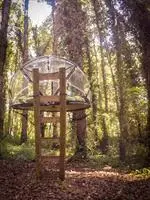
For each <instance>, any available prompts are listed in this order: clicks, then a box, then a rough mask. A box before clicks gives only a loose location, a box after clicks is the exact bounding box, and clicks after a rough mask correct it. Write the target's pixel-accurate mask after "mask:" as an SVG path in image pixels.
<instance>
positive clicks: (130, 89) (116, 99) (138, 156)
mask: <svg viewBox="0 0 150 200" xmlns="http://www.w3.org/2000/svg"><path fill="white" fill-rule="evenodd" d="M46 2H47V3H48V4H50V12H49V16H48V17H47V19H46V20H45V21H44V22H43V24H42V25H41V26H40V27H38V26H33V25H32V22H31V20H30V18H29V16H28V8H29V6H30V3H29V1H28V0H25V1H24V2H22V1H11V0H3V1H2V0H1V1H0V20H1V25H0V104H1V105H0V139H1V148H0V157H1V158H17V159H18V158H19V159H20V158H21V159H25V160H26V159H27V160H28V159H34V126H33V114H32V113H30V112H29V113H27V112H26V111H24V112H23V113H21V112H16V111H15V110H12V108H11V107H10V105H9V95H10V80H11V77H12V75H13V74H14V73H15V72H16V71H17V70H18V69H19V68H20V67H21V66H22V64H23V63H25V62H26V61H28V60H29V59H32V58H33V57H37V56H42V55H57V56H60V57H65V58H67V59H69V60H71V61H73V62H75V63H76V64H77V65H79V66H80V68H81V69H82V70H83V71H84V72H85V73H86V74H87V76H88V80H89V83H90V89H91V108H90V109H89V110H88V111H87V112H86V113H84V112H80V113H74V114H73V115H72V116H70V117H68V122H69V121H70V122H71V123H70V125H68V129H67V154H68V155H69V156H72V158H73V159H75V160H76V159H82V158H83V159H85V158H95V159H99V162H104V163H105V164H111V165H113V166H120V165H121V163H125V162H126V164H127V165H130V166H131V167H132V166H134V167H139V166H140V167H141V166H142V167H144V166H148V165H149V159H150V3H149V1H146V0H143V1H140V0H130V1H127V0H76V1H75V0H57V1H55V0H53V1H50V0H49V1H48V0H47V1H46ZM27 125H28V129H27ZM44 128H45V129H46V130H50V131H51V134H52V135H53V136H54V137H55V136H56V134H57V127H44ZM54 146H55V145H54ZM56 146H57V145H56ZM54 149H55V150H57V148H56V147H52V151H53V150H54Z"/></svg>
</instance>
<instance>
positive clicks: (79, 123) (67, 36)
mask: <svg viewBox="0 0 150 200" xmlns="http://www.w3.org/2000/svg"><path fill="white" fill-rule="evenodd" d="M55 12H56V13H55V27H54V28H55V33H56V35H55V36H56V37H55V40H57V41H59V44H58V46H57V48H58V49H57V54H58V55H61V56H65V57H67V58H69V59H70V60H72V61H74V62H75V63H76V64H77V65H79V67H81V68H82V66H83V44H84V39H85V38H84V31H85V25H86V20H85V13H84V12H83V11H82V7H81V2H80V0H76V1H74V0H67V1H66V0H63V1H60V0H59V1H57V4H56V11H55ZM73 119H74V120H75V121H76V133H77V146H76V152H75V155H76V156H78V155H79V156H80V157H86V142H85V138H86V115H85V112H84V111H75V112H74V113H73Z"/></svg>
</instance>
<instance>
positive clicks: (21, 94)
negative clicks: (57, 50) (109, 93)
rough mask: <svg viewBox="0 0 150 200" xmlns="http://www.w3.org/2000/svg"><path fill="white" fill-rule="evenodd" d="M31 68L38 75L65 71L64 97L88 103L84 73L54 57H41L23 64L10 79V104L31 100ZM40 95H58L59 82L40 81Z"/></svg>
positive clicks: (86, 81)
mask: <svg viewBox="0 0 150 200" xmlns="http://www.w3.org/2000/svg"><path fill="white" fill-rule="evenodd" d="M33 68H38V69H39V72H40V73H54V72H58V71H59V68H65V69H66V88H67V89H66V95H67V97H66V98H67V100H68V101H76V102H77V101H80V102H84V103H89V102H90V95H89V83H88V79H87V76H86V75H85V74H84V72H83V71H82V70H81V69H80V68H79V67H78V66H77V65H76V64H74V63H72V62H70V61H68V60H66V59H64V58H58V57H56V56H41V57H38V58H35V59H32V60H30V61H28V62H27V63H25V64H24V65H23V67H22V68H20V70H18V71H17V72H16V73H15V74H14V75H13V77H12V79H11V83H10V104H11V105H17V104H23V103H24V104H25V103H28V101H29V100H30V99H32V98H33V78H32V71H33ZM40 94H41V95H59V80H44V81H40Z"/></svg>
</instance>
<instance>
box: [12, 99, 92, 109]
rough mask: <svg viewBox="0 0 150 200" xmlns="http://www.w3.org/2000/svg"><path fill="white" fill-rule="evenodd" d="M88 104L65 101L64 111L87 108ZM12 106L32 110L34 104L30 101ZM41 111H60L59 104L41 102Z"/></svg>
mask: <svg viewBox="0 0 150 200" xmlns="http://www.w3.org/2000/svg"><path fill="white" fill-rule="evenodd" d="M89 107H90V105H89V104H87V103H84V102H81V101H67V104H66V111H67V112H72V111H76V110H84V109H87V108H89ZM12 108H14V109H17V110H29V111H30V110H31V111H32V110H33V109H34V106H33V103H32V102H29V103H20V104H15V105H12ZM40 110H41V111H49V112H60V104H59V102H52V103H49V102H48V103H41V106H40Z"/></svg>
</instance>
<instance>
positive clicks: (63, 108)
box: [59, 68, 66, 181]
mask: <svg viewBox="0 0 150 200" xmlns="http://www.w3.org/2000/svg"><path fill="white" fill-rule="evenodd" d="M59 76H60V159H59V167H60V168H59V170H60V171H59V178H60V179H61V180H62V181H63V180H64V179H65V146H66V75H65V68H60V69H59Z"/></svg>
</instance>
